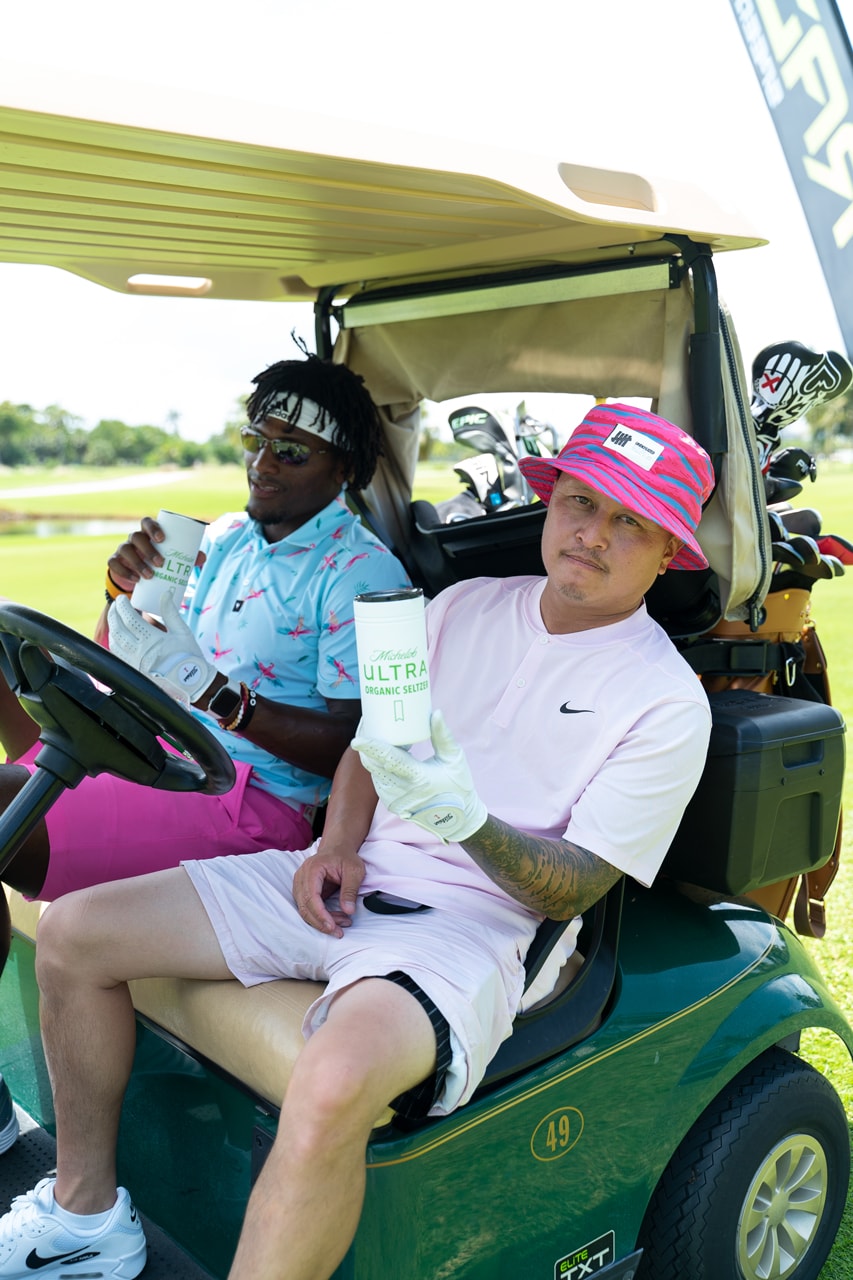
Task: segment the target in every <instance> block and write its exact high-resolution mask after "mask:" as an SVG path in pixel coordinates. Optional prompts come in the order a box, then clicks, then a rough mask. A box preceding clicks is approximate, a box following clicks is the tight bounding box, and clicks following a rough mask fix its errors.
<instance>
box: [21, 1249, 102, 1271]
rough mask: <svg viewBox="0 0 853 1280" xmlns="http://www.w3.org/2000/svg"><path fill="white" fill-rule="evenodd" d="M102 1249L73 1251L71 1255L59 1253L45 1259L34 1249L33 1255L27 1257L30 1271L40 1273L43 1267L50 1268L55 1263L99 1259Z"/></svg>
mask: <svg viewBox="0 0 853 1280" xmlns="http://www.w3.org/2000/svg"><path fill="white" fill-rule="evenodd" d="M99 1254H100V1249H90V1250H86V1249H72V1250H71V1252H70V1253H57V1254H54V1256H53V1257H52V1258H43V1257H42V1256H41V1254H40V1253H39V1252H38V1250H36V1249H33V1251H32V1253H30V1254H28V1256H27V1266H28V1267H29V1269H30V1271H38V1270H39V1269H40V1268H41V1267H49V1266H50V1265H51V1264H52V1263H54V1262H70V1261H71V1260H72V1259H73V1260H74V1261H75V1262H85V1261H86V1260H87V1259H88V1258H97V1257H98V1255H99Z"/></svg>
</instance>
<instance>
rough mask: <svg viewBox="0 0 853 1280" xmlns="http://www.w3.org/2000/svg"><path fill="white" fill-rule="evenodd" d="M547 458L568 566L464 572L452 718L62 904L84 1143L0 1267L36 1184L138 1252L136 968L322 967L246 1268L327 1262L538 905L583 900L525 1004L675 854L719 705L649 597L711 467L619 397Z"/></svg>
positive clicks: (42, 1219)
mask: <svg viewBox="0 0 853 1280" xmlns="http://www.w3.org/2000/svg"><path fill="white" fill-rule="evenodd" d="M524 468H525V471H526V473H527V475H528V478H529V479H530V482H531V484H533V486H534V488H535V489H536V491H537V492H538V493H539V495H540V496H541V497H542V499H543V501H545V502H546V503H547V504H548V512H547V516H546V521H545V527H544V531H543V536H542V558H543V563H544V566H545V575H544V576H531V577H517V578H479V579H475V580H472V581H465V582H460V583H458V584H456V585H454V586H452V587H450V588H448V589H447V590H446V591H443V592H441V593H440V595H438V596H437V597H436V598H435V599H434V600H433V601H432V602H431V603H430V605H429V607H428V609H427V639H428V654H429V673H430V681H431V688H432V701H433V706H434V707H436V708H438V707H441V708H444V709H445V711H446V713H447V721H445V718H444V716H443V715H442V713H441V711H439V710H435V711H434V712H433V715H432V721H431V741H429V742H423V743H416V744H415V745H414V746H413V747H412V749H411V750H410V751H405V750H403V749H401V748H399V747H396V746H392V745H390V744H388V743H385V742H382V741H378V740H376V739H371V738H367V737H365V736H358V735H357V736H356V738H355V739H354V740H353V743H352V747H351V749H348V750H347V751H346V752H345V753H344V757H343V760H342V762H341V765H340V766H339V768H338V771H337V773H336V775H335V780H334V785H333V788H332V795H331V798H330V801H329V808H328V814H327V819H326V826H325V829H324V834H323V837H322V839H321V840H320V841H319V842H317V844H315V845H314V846H312V847H311V848H310V849H309V850H307V851H305V852H303V853H289V852H280V851H278V850H266V851H262V852H260V853H254V854H252V853H249V854H244V855H242V856H241V857H218V858H212V859H206V860H203V861H195V862H186V863H184V864H183V865H182V866H181V867H179V868H175V869H171V870H166V871H162V872H158V873H157V874H155V875H150V876H147V877H144V878H142V879H138V880H131V881H119V882H115V883H113V884H108V885H100V886H96V887H95V888H93V889H91V890H90V891H88V892H87V893H74V894H70V895H68V896H67V897H64V898H62V899H60V900H58V901H57V902H55V903H53V905H52V906H51V908H50V910H49V911H48V912H47V914H46V915H45V916H44V918H43V920H42V922H41V925H40V931H39V949H38V950H39V957H40V969H39V979H40V987H41V996H42V1010H43V1038H44V1043H45V1047H46V1051H47V1055H48V1059H49V1062H50V1066H51V1077H52V1079H53V1080H54V1081H55V1082H56V1083H57V1085H59V1084H61V1088H57V1093H56V1099H55V1100H56V1117H57V1132H58V1136H59V1137H60V1138H61V1147H60V1151H61V1155H60V1158H59V1161H58V1176H57V1180H56V1183H55V1184H50V1186H49V1187H45V1184H40V1185H39V1187H38V1188H36V1190H35V1191H33V1192H31V1193H29V1197H27V1198H22V1197H19V1198H18V1200H16V1201H15V1204H16V1205H17V1206H18V1208H17V1209H15V1210H13V1211H12V1212H11V1213H10V1214H9V1215H7V1218H6V1219H4V1220H3V1222H2V1224H0V1241H4V1240H7V1239H8V1241H9V1242H10V1243H9V1246H8V1249H9V1251H8V1253H7V1255H6V1256H7V1258H9V1259H12V1255H13V1252H15V1251H17V1253H18V1255H19V1257H20V1259H21V1262H20V1265H18V1266H17V1269H16V1265H15V1263H14V1261H12V1260H10V1261H8V1262H7V1261H0V1277H5V1276H8V1277H9V1280H13V1277H20V1276H24V1275H26V1274H27V1272H26V1270H25V1269H24V1264H25V1258H24V1253H25V1251H26V1249H28V1248H29V1247H30V1245H29V1244H26V1245H21V1244H20V1243H18V1242H19V1240H20V1239H22V1238H23V1237H24V1234H25V1233H24V1230H23V1228H22V1225H21V1224H22V1222H23V1221H24V1215H25V1210H24V1207H23V1205H24V1203H25V1201H26V1204H27V1206H28V1207H27V1208H26V1214H27V1215H29V1216H28V1217H27V1225H26V1230H27V1231H29V1232H33V1233H34V1232H35V1231H36V1230H38V1231H39V1233H40V1234H39V1237H38V1238H39V1241H40V1248H41V1249H44V1247H45V1246H44V1244H43V1241H44V1240H46V1239H53V1238H54V1236H51V1235H50V1234H49V1233H51V1232H53V1233H56V1232H58V1231H59V1230H60V1228H61V1230H62V1232H64V1233H66V1234H64V1235H63V1236H62V1240H63V1244H62V1248H63V1249H66V1250H67V1249H68V1248H70V1245H69V1244H68V1243H66V1242H65V1241H66V1239H67V1233H68V1232H71V1231H75V1232H77V1233H78V1235H77V1236H74V1237H72V1238H74V1239H77V1238H79V1239H80V1240H81V1241H82V1240H84V1239H85V1240H86V1241H87V1243H88V1245H89V1247H90V1248H93V1247H97V1248H98V1249H103V1250H105V1251H108V1250H115V1251H117V1254H119V1255H121V1256H122V1257H124V1254H123V1253H122V1250H124V1251H125V1253H126V1252H127V1249H128V1246H127V1243H126V1241H125V1239H124V1237H123V1236H122V1235H121V1233H120V1232H119V1231H118V1230H117V1228H116V1227H115V1225H114V1223H113V1218H112V1217H111V1216H110V1214H111V1213H115V1210H114V1209H113V1208H112V1206H113V1205H114V1203H119V1202H121V1197H120V1199H119V1201H118V1202H117V1201H115V1197H116V1194H117V1192H116V1188H115V1181H114V1179H115V1173H114V1168H115V1166H114V1159H113V1157H114V1142H115V1131H116V1126H117V1117H118V1113H119V1109H120V1106H121V1100H122V1093H123V1089H124V1086H125V1084H126V1081H127V1078H128V1073H129V1065H128V1062H127V1059H126V1055H125V1057H124V1058H123V1057H122V1050H121V1047H120V1046H121V1045H122V1044H125V1043H127V1042H128V1041H129V1039H130V1038H131V1037H132V1031H133V1010H132V1006H131V1004H130V1000H129V999H125V995H126V989H125V984H126V983H127V982H128V981H129V980H131V979H133V978H135V977H138V976H142V975H148V976H151V975H156V976H163V977H195V978H205V979H213V980H224V979H227V978H229V977H237V978H238V979H239V980H240V981H241V982H242V983H243V984H244V985H246V986H251V985H254V984H256V983H260V982H266V981H270V980H272V979H273V978H276V977H302V978H309V977H310V978H315V979H322V980H324V981H325V982H326V984H327V985H326V987H325V988H324V990H323V991H322V992H321V994H320V995H319V997H318V999H316V1000H315V1001H314V1003H313V1004H312V1005H311V1007H310V1009H309V1010H308V1013H307V1014H306V1017H305V1022H304V1024H303V1029H304V1032H305V1035H306V1038H307V1043H306V1045H305V1046H304V1048H303V1049H302V1051H301V1053H300V1055H299V1057H298V1059H297V1061H296V1063H295V1065H294V1069H293V1074H292V1076H291V1079H290V1082H289V1084H288V1087H287V1091H286V1093H285V1096H284V1099H283V1102H282V1108H281V1116H280V1120H279V1125H278V1136H277V1138H276V1141H275V1143H274V1145H273V1147H272V1149H271V1151H270V1153H269V1155H268V1157H267V1161H266V1164H265V1166H264V1170H263V1172H262V1174H261V1176H260V1178H259V1180H258V1183H257V1186H256V1188H255V1190H254V1191H253V1193H252V1196H251V1198H250V1200H249V1204H248V1208H247V1215H246V1223H245V1227H244V1230H243V1232H242V1235H241V1238H240V1242H239V1244H238V1247H237V1252H236V1256H235V1259H234V1264H233V1268H232V1271H231V1273H230V1275H231V1280H273V1278H274V1280H323V1278H324V1277H329V1276H330V1275H331V1274H332V1273H333V1272H334V1271H335V1269H336V1267H337V1266H338V1264H339V1263H340V1261H341V1259H342V1258H343V1257H344V1255H345V1254H346V1251H347V1248H348V1247H349V1244H350V1241H351V1240H352V1238H353V1235H354V1233H355V1230H356V1227H357V1224H358V1219H359V1214H360V1210H361V1200H362V1196H363V1193H364V1163H365V1146H366V1144H367V1141H368V1139H369V1136H370V1132H371V1129H372V1128H373V1126H374V1123H375V1121H376V1117H377V1115H379V1114H380V1113H381V1111H382V1109H383V1108H384V1107H385V1106H387V1105H388V1104H389V1103H390V1105H391V1106H393V1107H394V1109H395V1110H396V1111H397V1112H398V1113H400V1114H402V1115H404V1116H409V1117H413V1118H421V1117H423V1116H424V1115H427V1114H429V1115H443V1114H446V1113H448V1112H450V1111H452V1110H453V1109H454V1108H456V1107H458V1106H460V1105H461V1104H462V1103H464V1102H466V1101H467V1100H468V1099H469V1098H470V1097H471V1094H472V1093H473V1091H474V1090H475V1089H476V1088H477V1085H478V1084H479V1082H480V1081H481V1079H482V1077H483V1074H484V1072H485V1070H486V1067H487V1065H488V1063H489V1061H490V1060H491V1058H492V1057H493V1056H494V1054H495V1052H496V1050H497V1048H498V1046H499V1044H500V1043H501V1041H502V1040H504V1039H505V1038H506V1037H507V1036H508V1035H509V1034H510V1031H511V1029H512V1023H513V1019H514V1017H515V1015H516V1013H517V1011H518V1009H519V1006H520V1003H521V1001H522V994H523V989H524V965H523V962H524V957H525V954H526V952H527V949H528V947H529V945H530V942H531V939H532V938H533V936H534V934H535V932H536V929H537V927H538V925H539V923H540V922H541V920H542V919H543V917H551V918H554V919H558V920H564V921H568V922H570V923H569V925H568V927H567V929H566V931H565V933H564V935H563V940H564V942H565V946H564V948H563V951H562V954H561V955H556V954H555V955H554V956H553V957H552V958H551V963H550V964H549V965H548V966H546V970H547V971H543V973H542V974H541V975H540V978H539V979H537V984H536V986H535V987H534V988H532V989H531V990H530V991H528V992H527V993H526V994H525V995H524V1001H525V1003H526V1004H527V1003H530V1002H531V1001H532V1000H533V999H538V998H540V997H544V996H545V995H547V994H548V992H549V990H550V989H551V986H552V985H553V982H554V980H555V977H556V973H557V971H558V969H559V963H560V961H561V959H565V957H566V956H568V955H569V954H570V953H571V951H572V950H573V948H574V945H575V939H576V937H577V933H578V930H579V928H580V916H581V914H582V913H583V912H585V911H586V910H587V909H588V908H589V907H590V906H592V904H593V903H595V902H596V901H597V900H598V899H599V898H600V897H601V896H602V895H603V894H605V893H606V892H607V890H608V889H609V888H610V887H611V886H612V885H613V884H614V883H615V882H616V881H617V880H618V879H619V877H620V876H622V875H627V876H630V877H632V878H634V879H635V880H637V881H638V882H639V883H640V884H643V885H649V884H651V882H652V881H653V879H654V878H655V876H656V874H657V872H658V870H659V869H660V866H661V863H662V861H663V858H664V856H665V854H666V851H667V849H668V848H669V845H670V843H671V840H672V837H673V835H674V833H675V831H676V829H677V827H678V824H679V822H680V819H681V815H682V813H683V811H684V808H685V806H686V805H687V802H688V800H689V799H690V796H691V795H692V793H693V790H694V789H695V787H696V784H697V782H698V780H699V776H700V774H701V771H702V768H703V765H704V759H705V752H706V749H707V743H708V737H709V733H710V712H709V708H708V702H707V699H706V697H705V695H704V693H703V692H702V689H701V686H700V684H699V681H698V680H697V679H696V676H695V675H694V673H693V672H692V671H691V669H690V668H689V667H688V666H687V664H686V663H685V662H684V660H683V659H682V658H681V656H680V655H679V654H678V653H677V651H676V649H675V647H674V646H673V645H672V643H671V642H670V640H669V638H668V637H667V636H666V634H665V633H664V632H663V631H662V630H661V628H660V627H658V625H657V624H656V623H655V622H654V621H653V620H652V619H651V618H650V617H649V615H648V613H647V612H646V609H645V605H644V601H643V597H644V593H645V592H646V591H647V590H648V588H649V586H650V585H651V584H652V582H654V580H655V578H656V577H657V576H658V575H659V574H661V573H664V572H665V571H666V569H667V568H668V567H673V568H686V569H689V568H691V567H695V568H701V567H703V566H704V565H705V563H706V561H705V557H704V556H703V554H702V552H701V549H700V547H699V544H698V542H697V541H696V537H695V533H696V526H697V524H698V521H699V517H700V514H701V509H702V503H703V502H704V501H705V499H706V498H707V496H708V494H709V492H710V489H711V484H712V471H711V465H710V462H709V460H708V458H707V456H706V455H705V454H704V453H703V451H702V450H701V449H700V448H699V447H698V446H697V445H696V444H695V443H694V442H693V441H692V440H691V439H690V437H689V436H687V435H685V433H684V432H682V431H680V430H679V429H678V428H677V427H675V426H673V425H672V424H670V423H668V422H666V421H664V420H663V419H661V418H658V417H656V416H655V415H654V414H650V413H644V412H642V411H641V410H637V409H632V408H630V407H629V406H627V405H620V404H612V405H602V406H598V407H597V408H595V409H593V410H592V411H591V412H590V413H589V414H588V415H587V416H586V418H585V419H584V421H583V422H582V423H581V425H580V426H579V427H578V429H577V430H576V431H575V433H574V435H573V436H572V437H571V439H570V441H569V443H568V444H567V446H566V447H565V449H563V451H562V452H561V454H560V456H559V457H558V458H553V459H530V460H529V461H526V462H525V463H524ZM549 984H550V985H549ZM120 993H122V1001H123V1003H122V1005H121V1007H120V1009H118V1002H117V996H118V995H119V994H120ZM117 1009H118V1012H117ZM122 1011H123V1012H122ZM119 1013H120V1015H121V1018H123V1019H124V1022H123V1024H122V1026H120V1027H119V1026H118V1024H117V1017H118V1016H119ZM89 1099H91V1100H93V1101H92V1102H91V1103H90V1104H89V1105H84V1100H89ZM54 1186H55V1197H54ZM121 1195H122V1196H124V1197H126V1193H124V1192H123V1193H121ZM57 1207H59V1208H60V1211H61V1212H60V1214H59V1216H57ZM78 1215H80V1216H79V1217H78ZM92 1215H94V1216H92ZM60 1219H61V1221H60ZM104 1220H105V1221H106V1224H107V1225H105V1226H101V1225H100V1224H101V1222H102V1221H104ZM62 1256H67V1255H61V1256H60V1259H59V1260H58V1262H57V1268H59V1267H60V1266H61V1257H62ZM110 1256H112V1255H110ZM139 1269H141V1268H140V1267H139V1266H138V1265H137V1264H136V1263H134V1264H133V1266H132V1267H130V1266H129V1267H128V1269H127V1270H125V1271H124V1272H123V1273H122V1274H125V1275H127V1276H131V1275H136V1274H138V1270H139ZM45 1274H49V1275H53V1274H59V1271H58V1270H56V1271H54V1270H50V1271H47V1272H46V1273H45Z"/></svg>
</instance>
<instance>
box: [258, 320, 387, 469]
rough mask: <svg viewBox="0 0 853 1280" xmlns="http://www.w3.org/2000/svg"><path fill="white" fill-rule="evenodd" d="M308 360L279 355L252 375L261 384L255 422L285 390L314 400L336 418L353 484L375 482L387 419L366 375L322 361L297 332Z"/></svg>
mask: <svg viewBox="0 0 853 1280" xmlns="http://www.w3.org/2000/svg"><path fill="white" fill-rule="evenodd" d="M294 341H296V342H297V345H299V347H300V349H301V350H302V351H303V352H304V353H305V359H304V360H279V361H277V363H276V364H272V365H270V366H269V368H268V369H264V371H263V372H262V373H259V374H258V375H257V377H255V378H253V379H252V382H253V384H254V386H255V388H256V390H255V391H253V392H252V394H251V395H250V396H249V398H248V400H247V401H246V410H247V412H248V415H249V421H250V422H256V421H257V420H258V419H259V418H264V417H266V407H267V405H268V404H269V402H270V400H271V399H272V397H273V396H274V395H277V394H278V393H279V392H280V391H287V392H290V393H291V394H292V395H294V396H296V397H297V404H296V406H295V410H296V412H297V413H298V412H299V411H300V409H301V408H302V398H303V397H305V398H306V399H308V400H314V401H316V403H317V404H318V405H319V406H320V408H321V409H325V411H326V412H327V413H328V414H329V416H330V417H331V418H333V419H334V421H335V424H336V425H335V427H334V430H333V432H332V437H331V442H332V445H333V446H334V448H335V449H336V450H337V451H338V453H339V454H340V457H341V460H342V461H343V462H344V464H345V466H346V470H347V475H348V477H349V485H350V487H351V488H353V489H364V488H365V487H366V486H367V485H368V484H370V481H371V479H372V478H373V473H374V471H375V470H376V464H377V462H378V461H379V458H380V456H381V454H382V424H381V422H380V419H379V413H378V411H377V409H376V405H375V404H374V403H373V401H372V400H371V398H370V393H369V392H368V390H367V387H366V386H365V385H364V379H363V378H362V377H361V376H360V375H359V374H357V373H353V371H352V369H348V368H347V367H346V365H345V364H333V363H332V361H331V360H321V359H320V357H319V356H316V355H314V354H313V352H309V351H308V350H307V349H306V347H305V345H304V343H302V342H299V340H298V339H297V338H296V337H295V335H294Z"/></svg>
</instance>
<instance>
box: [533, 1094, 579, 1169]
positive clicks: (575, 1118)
mask: <svg viewBox="0 0 853 1280" xmlns="http://www.w3.org/2000/svg"><path fill="white" fill-rule="evenodd" d="M582 1133H583V1116H582V1115H581V1113H580V1111H578V1110H577V1108H576V1107H561V1108H560V1109H559V1111H551V1112H549V1114H548V1115H547V1116H545V1117H544V1119H542V1120H540V1121H539V1123H538V1125H537V1126H536V1128H535V1129H534V1130H533V1136H532V1138H531V1139H530V1150H531V1151H532V1153H533V1155H534V1156H535V1157H536V1159H537V1160H559V1159H560V1157H561V1156H564V1155H566V1154H567V1153H568V1152H569V1151H571V1149H572V1147H573V1146H574V1145H575V1143H576V1142H577V1141H578V1139H579V1138H580V1136H581V1134H582Z"/></svg>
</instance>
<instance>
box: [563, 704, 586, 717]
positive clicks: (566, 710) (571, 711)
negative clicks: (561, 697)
mask: <svg viewBox="0 0 853 1280" xmlns="http://www.w3.org/2000/svg"><path fill="white" fill-rule="evenodd" d="M560 714H561V715H564V716H591V715H592V714H593V712H592V708H591V707H570V706H569V704H568V702H564V703H563V705H562V706H561V707H560Z"/></svg>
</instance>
